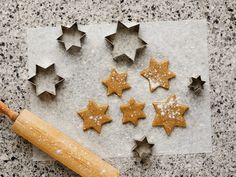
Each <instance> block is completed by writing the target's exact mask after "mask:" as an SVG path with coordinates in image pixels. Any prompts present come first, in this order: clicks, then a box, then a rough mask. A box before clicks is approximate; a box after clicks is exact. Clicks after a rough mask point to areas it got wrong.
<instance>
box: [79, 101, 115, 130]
mask: <svg viewBox="0 0 236 177" xmlns="http://www.w3.org/2000/svg"><path fill="white" fill-rule="evenodd" d="M107 109H108V105H100V106H98V105H97V104H96V103H95V102H94V101H89V103H88V105H87V108H85V109H83V110H81V111H80V112H78V115H79V116H80V117H81V118H82V119H83V121H84V126H83V129H84V131H85V130H88V129H94V130H95V131H96V132H97V133H101V129H102V125H103V124H105V123H109V122H111V121H112V119H111V117H110V116H108V115H106V112H107Z"/></svg>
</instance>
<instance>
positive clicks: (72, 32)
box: [57, 23, 86, 51]
mask: <svg viewBox="0 0 236 177" xmlns="http://www.w3.org/2000/svg"><path fill="white" fill-rule="evenodd" d="M61 30H62V35H61V36H60V37H58V38H57V40H58V41H59V42H60V43H62V44H64V47H65V49H66V51H69V50H71V49H78V50H79V49H81V47H82V46H81V43H82V39H83V38H84V37H85V35H86V33H85V32H83V31H80V30H79V29H78V25H77V23H74V24H73V25H72V26H71V27H66V26H61Z"/></svg>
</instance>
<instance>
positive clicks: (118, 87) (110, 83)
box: [102, 69, 131, 97]
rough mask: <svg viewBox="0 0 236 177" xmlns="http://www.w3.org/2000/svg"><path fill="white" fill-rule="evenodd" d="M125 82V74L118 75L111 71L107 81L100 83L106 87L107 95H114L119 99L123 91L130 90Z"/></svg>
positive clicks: (113, 70)
mask: <svg viewBox="0 0 236 177" xmlns="http://www.w3.org/2000/svg"><path fill="white" fill-rule="evenodd" d="M126 80H127V73H118V72H117V71H116V70H115V69H112V71H111V73H110V76H109V77H108V79H106V80H103V81H102V83H103V84H104V85H105V86H106V87H107V95H108V96H109V95H111V94H113V93H115V94H116V95H118V96H119V97H121V96H122V93H123V91H124V90H127V89H130V88H131V87H130V85H129V84H128V83H127V81H126Z"/></svg>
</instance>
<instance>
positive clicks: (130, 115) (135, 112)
mask: <svg viewBox="0 0 236 177" xmlns="http://www.w3.org/2000/svg"><path fill="white" fill-rule="evenodd" d="M144 106H145V104H144V103H140V102H137V101H135V99H133V98H131V99H130V100H129V102H128V104H123V105H121V106H120V110H121V112H122V113H123V119H122V122H123V123H124V124H125V123H128V122H130V123H132V124H133V125H134V126H137V125H138V120H139V119H144V118H145V117H146V115H145V113H144V112H143V109H144Z"/></svg>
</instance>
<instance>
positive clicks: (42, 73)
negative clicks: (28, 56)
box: [28, 64, 64, 96]
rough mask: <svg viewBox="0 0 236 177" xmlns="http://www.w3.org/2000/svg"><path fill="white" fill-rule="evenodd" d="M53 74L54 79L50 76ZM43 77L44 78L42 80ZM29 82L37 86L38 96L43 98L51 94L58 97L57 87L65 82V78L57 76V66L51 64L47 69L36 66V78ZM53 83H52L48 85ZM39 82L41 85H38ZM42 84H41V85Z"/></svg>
mask: <svg viewBox="0 0 236 177" xmlns="http://www.w3.org/2000/svg"><path fill="white" fill-rule="evenodd" d="M50 73H53V75H55V77H54V78H52V79H51V78H50V77H49V76H48V74H50ZM41 77H43V78H41ZM49 79H50V80H49ZM28 81H29V82H30V83H31V84H32V85H34V86H35V90H36V95H37V96H41V95H44V94H49V95H51V96H56V87H57V86H58V85H59V84H60V83H61V82H63V81H64V78H62V77H61V76H59V75H57V74H56V72H55V64H51V65H49V66H48V67H46V68H43V67H41V66H39V65H36V73H35V75H34V76H32V77H30V78H29V79H28ZM48 81H49V82H51V83H48ZM38 82H39V83H38ZM40 82H41V83H40Z"/></svg>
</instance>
